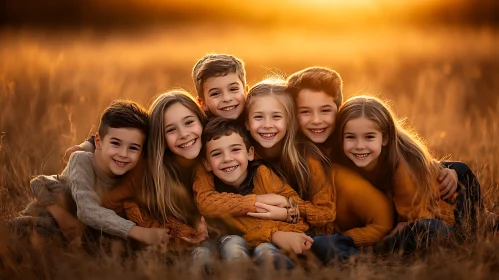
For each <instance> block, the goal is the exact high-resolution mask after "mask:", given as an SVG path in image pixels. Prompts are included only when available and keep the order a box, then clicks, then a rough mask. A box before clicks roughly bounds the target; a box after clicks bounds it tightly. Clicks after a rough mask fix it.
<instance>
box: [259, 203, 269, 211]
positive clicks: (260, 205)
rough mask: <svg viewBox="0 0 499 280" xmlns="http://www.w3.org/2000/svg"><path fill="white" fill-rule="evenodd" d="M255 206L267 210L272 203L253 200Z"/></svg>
mask: <svg viewBox="0 0 499 280" xmlns="http://www.w3.org/2000/svg"><path fill="white" fill-rule="evenodd" d="M255 207H257V208H263V209H266V210H267V211H268V210H270V208H271V207H272V205H268V204H265V203H261V202H255Z"/></svg>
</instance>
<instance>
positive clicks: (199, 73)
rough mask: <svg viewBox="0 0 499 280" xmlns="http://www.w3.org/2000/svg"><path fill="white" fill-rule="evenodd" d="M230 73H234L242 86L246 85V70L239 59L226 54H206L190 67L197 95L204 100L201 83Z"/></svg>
mask: <svg viewBox="0 0 499 280" xmlns="http://www.w3.org/2000/svg"><path fill="white" fill-rule="evenodd" d="M230 73H236V74H237V76H238V77H239V79H240V80H241V82H242V83H243V87H245V86H246V71H245V70H244V62H243V61H242V60H241V59H239V58H237V57H235V56H232V55H228V54H207V55H205V56H204V57H203V58H201V59H200V60H198V61H197V62H196V64H195V65H194V68H193V69H192V80H193V81H194V84H195V85H196V92H197V94H198V96H199V97H200V98H201V99H203V100H204V94H203V85H204V82H205V81H206V80H207V79H209V78H211V77H219V76H225V75H227V74H230Z"/></svg>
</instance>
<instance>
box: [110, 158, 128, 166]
mask: <svg viewBox="0 0 499 280" xmlns="http://www.w3.org/2000/svg"><path fill="white" fill-rule="evenodd" d="M113 161H114V163H116V165H117V166H119V167H125V166H126V165H127V164H128V162H123V161H119V160H115V159H113Z"/></svg>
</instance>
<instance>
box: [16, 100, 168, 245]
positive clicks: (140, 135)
mask: <svg viewBox="0 0 499 280" xmlns="http://www.w3.org/2000/svg"><path fill="white" fill-rule="evenodd" d="M148 130H149V116H148V113H147V112H146V110H145V109H143V108H142V107H141V106H140V105H138V104H136V103H134V102H130V101H115V102H113V103H112V104H111V105H110V106H109V107H108V108H107V109H106V110H105V111H104V113H103V114H102V116H101V122H100V125H99V130H98V133H97V134H96V135H95V145H96V150H95V152H94V153H89V152H75V153H73V154H72V155H71V157H70V159H69V162H68V164H67V166H66V168H65V169H64V170H63V172H62V174H61V175H54V176H45V175H40V176H38V177H36V178H35V179H33V180H32V181H31V188H32V190H33V192H34V194H35V197H36V198H37V201H36V202H34V203H32V204H30V205H29V206H28V208H27V209H26V210H25V211H24V215H25V216H28V215H29V216H35V215H40V214H42V216H43V214H44V213H43V212H44V211H45V216H52V217H53V218H54V219H55V221H56V222H57V224H58V226H59V228H60V229H61V230H62V232H63V234H64V236H65V237H66V239H68V240H72V239H75V238H78V237H79V236H81V234H82V233H83V228H84V227H83V225H85V226H88V227H90V228H93V229H95V230H97V231H99V232H104V233H107V234H109V235H112V236H117V237H121V238H123V239H126V238H127V237H130V238H133V239H135V240H137V241H140V242H143V243H145V244H151V245H152V244H159V243H162V242H163V241H166V240H167V239H168V231H167V230H165V229H157V228H142V227H138V226H136V225H135V223H134V222H132V221H129V220H127V219H124V218H122V217H120V216H118V215H117V214H116V213H115V212H114V211H113V210H110V209H107V208H104V207H102V206H101V198H102V196H103V195H105V194H106V193H108V192H109V191H111V190H112V189H113V188H114V187H115V186H116V185H117V184H118V183H119V182H120V181H121V179H122V176H123V175H124V174H125V173H127V172H128V171H130V170H132V169H133V168H134V167H135V166H136V165H137V163H138V162H139V161H140V159H141V156H142V154H143V149H144V147H145V143H146V138H147V135H148ZM35 210H41V211H40V212H41V213H35V212H36V211H35ZM47 212H48V213H47ZM76 217H78V219H76ZM18 220H26V219H18ZM78 220H79V221H78Z"/></svg>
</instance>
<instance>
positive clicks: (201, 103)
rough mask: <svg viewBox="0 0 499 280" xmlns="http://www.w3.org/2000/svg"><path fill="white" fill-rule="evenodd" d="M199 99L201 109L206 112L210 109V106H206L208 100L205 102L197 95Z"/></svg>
mask: <svg viewBox="0 0 499 280" xmlns="http://www.w3.org/2000/svg"><path fill="white" fill-rule="evenodd" d="M196 99H197V101H198V104H199V106H201V109H202V110H203V111H205V112H208V111H209V110H210V109H209V108H208V106H206V102H204V100H203V99H202V98H201V97H199V96H198V97H196Z"/></svg>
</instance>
